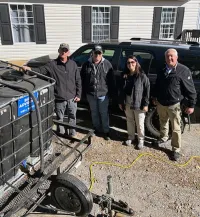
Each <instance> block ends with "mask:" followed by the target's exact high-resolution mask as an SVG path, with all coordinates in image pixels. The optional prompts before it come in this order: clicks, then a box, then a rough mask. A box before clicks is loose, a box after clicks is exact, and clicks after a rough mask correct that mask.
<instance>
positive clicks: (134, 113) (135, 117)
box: [125, 104, 145, 142]
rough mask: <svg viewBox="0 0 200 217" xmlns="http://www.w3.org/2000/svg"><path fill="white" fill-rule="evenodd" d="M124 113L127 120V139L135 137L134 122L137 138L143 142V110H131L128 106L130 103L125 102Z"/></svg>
mask: <svg viewBox="0 0 200 217" xmlns="http://www.w3.org/2000/svg"><path fill="white" fill-rule="evenodd" d="M125 114H126V120H127V131H128V139H130V140H134V139H135V124H136V127H137V133H138V140H139V141H142V142H144V137H145V131H144V120H145V112H143V111H141V110H133V109H131V108H130V104H126V110H125Z"/></svg>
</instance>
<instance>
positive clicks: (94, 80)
mask: <svg viewBox="0 0 200 217" xmlns="http://www.w3.org/2000/svg"><path fill="white" fill-rule="evenodd" d="M81 77H82V84H83V92H84V94H86V97H87V100H88V102H89V105H90V110H91V116H92V123H93V126H94V129H95V132H96V133H100V132H101V131H103V133H104V138H105V139H106V140H109V139H110V138H109V115H108V104H109V98H108V95H109V96H111V95H113V92H114V91H115V88H114V85H115V81H114V75H113V68H112V65H111V63H110V62H109V61H108V60H106V59H105V58H104V57H103V49H102V47H101V46H100V45H95V46H94V48H93V50H92V57H91V58H89V59H88V61H87V62H86V63H84V64H83V66H82V69H81Z"/></svg>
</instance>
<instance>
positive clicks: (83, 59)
mask: <svg viewBox="0 0 200 217" xmlns="http://www.w3.org/2000/svg"><path fill="white" fill-rule="evenodd" d="M91 51H92V49H87V50H85V51H83V52H82V53H79V54H78V55H77V56H75V57H74V58H73V60H74V61H75V62H76V64H77V66H79V67H81V66H82V65H83V63H85V62H86V61H87V60H88V59H89V57H90V54H91Z"/></svg>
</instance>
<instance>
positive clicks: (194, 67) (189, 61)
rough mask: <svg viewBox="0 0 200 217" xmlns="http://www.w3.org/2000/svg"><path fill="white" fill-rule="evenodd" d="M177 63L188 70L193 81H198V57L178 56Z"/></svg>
mask: <svg viewBox="0 0 200 217" xmlns="http://www.w3.org/2000/svg"><path fill="white" fill-rule="evenodd" d="M179 62H180V63H182V64H183V65H185V66H187V67H188V68H189V69H190V71H191V73H192V78H193V79H195V80H197V79H198V80H200V56H195V55H189V56H188V55H184V56H181V55H179Z"/></svg>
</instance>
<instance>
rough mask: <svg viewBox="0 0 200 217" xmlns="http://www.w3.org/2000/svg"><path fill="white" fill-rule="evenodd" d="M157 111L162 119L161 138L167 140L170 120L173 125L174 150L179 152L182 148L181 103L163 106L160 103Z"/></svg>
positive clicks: (172, 143)
mask: <svg viewBox="0 0 200 217" xmlns="http://www.w3.org/2000/svg"><path fill="white" fill-rule="evenodd" d="M157 111H158V115H159V120H160V139H162V140H163V141H167V140H168V137H169V135H168V134H169V120H170V122H171V126H172V139H171V145H172V150H173V151H176V152H179V151H180V148H181V108H180V103H177V104H175V105H172V106H163V105H161V104H159V103H158V105H157Z"/></svg>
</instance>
